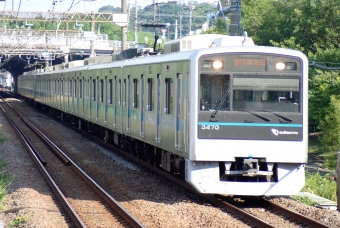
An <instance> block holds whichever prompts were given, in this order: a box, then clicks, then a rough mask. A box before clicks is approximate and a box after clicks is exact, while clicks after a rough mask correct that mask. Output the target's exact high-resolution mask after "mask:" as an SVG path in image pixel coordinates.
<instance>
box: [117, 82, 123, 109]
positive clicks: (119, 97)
mask: <svg viewBox="0 0 340 228" xmlns="http://www.w3.org/2000/svg"><path fill="white" fill-rule="evenodd" d="M118 83H119V85H118V88H119V92H118V93H117V94H118V105H119V106H121V103H122V92H121V88H122V80H121V79H119V80H118Z"/></svg>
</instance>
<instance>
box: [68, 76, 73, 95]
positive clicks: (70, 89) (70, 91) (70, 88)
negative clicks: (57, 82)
mask: <svg viewBox="0 0 340 228" xmlns="http://www.w3.org/2000/svg"><path fill="white" fill-rule="evenodd" d="M69 86H70V87H69V93H70V94H69V96H70V97H71V96H72V93H73V91H72V88H73V87H72V80H70V85H69Z"/></svg>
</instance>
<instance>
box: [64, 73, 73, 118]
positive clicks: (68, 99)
mask: <svg viewBox="0 0 340 228" xmlns="http://www.w3.org/2000/svg"><path fill="white" fill-rule="evenodd" d="M66 81H67V93H66V111H67V112H70V113H71V112H72V92H73V91H72V78H68V80H66Z"/></svg>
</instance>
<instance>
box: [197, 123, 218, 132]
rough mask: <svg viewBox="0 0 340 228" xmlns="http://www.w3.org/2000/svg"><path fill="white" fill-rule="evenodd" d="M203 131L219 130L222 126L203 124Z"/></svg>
mask: <svg viewBox="0 0 340 228" xmlns="http://www.w3.org/2000/svg"><path fill="white" fill-rule="evenodd" d="M201 129H202V130H216V131H217V130H219V129H220V126H218V125H213V124H206V125H205V124H203V125H201Z"/></svg>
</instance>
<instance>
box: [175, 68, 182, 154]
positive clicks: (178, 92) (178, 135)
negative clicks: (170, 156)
mask: <svg viewBox="0 0 340 228" xmlns="http://www.w3.org/2000/svg"><path fill="white" fill-rule="evenodd" d="M181 79H182V74H177V77H176V99H175V104H176V128H175V129H176V133H175V147H176V148H177V149H181V147H182V140H181V139H182V137H183V134H182V132H181V81H182V80H181Z"/></svg>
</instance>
